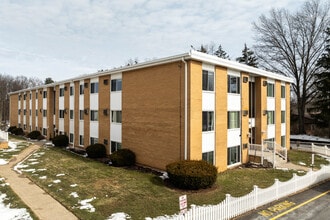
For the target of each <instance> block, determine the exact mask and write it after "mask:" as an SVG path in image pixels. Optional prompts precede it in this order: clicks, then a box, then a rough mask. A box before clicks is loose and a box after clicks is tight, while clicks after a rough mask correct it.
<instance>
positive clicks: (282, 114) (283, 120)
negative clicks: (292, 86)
mask: <svg viewBox="0 0 330 220" xmlns="http://www.w3.org/2000/svg"><path fill="white" fill-rule="evenodd" d="M281 123H285V111H281Z"/></svg>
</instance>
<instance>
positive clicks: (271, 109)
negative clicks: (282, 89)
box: [267, 97, 275, 111]
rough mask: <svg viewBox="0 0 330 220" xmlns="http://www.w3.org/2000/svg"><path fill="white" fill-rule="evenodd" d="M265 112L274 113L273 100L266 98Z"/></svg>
mask: <svg viewBox="0 0 330 220" xmlns="http://www.w3.org/2000/svg"><path fill="white" fill-rule="evenodd" d="M267 110H268V111H275V98H272V97H267Z"/></svg>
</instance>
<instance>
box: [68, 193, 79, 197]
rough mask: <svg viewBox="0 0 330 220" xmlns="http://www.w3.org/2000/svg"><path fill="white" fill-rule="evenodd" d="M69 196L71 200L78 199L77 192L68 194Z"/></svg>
mask: <svg viewBox="0 0 330 220" xmlns="http://www.w3.org/2000/svg"><path fill="white" fill-rule="evenodd" d="M70 196H72V197H73V198H78V197H79V195H78V193H77V192H72V193H70Z"/></svg>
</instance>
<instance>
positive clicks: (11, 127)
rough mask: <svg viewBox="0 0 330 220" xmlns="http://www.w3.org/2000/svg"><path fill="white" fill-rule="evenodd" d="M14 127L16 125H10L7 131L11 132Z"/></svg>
mask: <svg viewBox="0 0 330 220" xmlns="http://www.w3.org/2000/svg"><path fill="white" fill-rule="evenodd" d="M15 128H17V127H16V126H10V127H9V128H8V130H7V131H8V132H9V133H13V131H14V129H15Z"/></svg>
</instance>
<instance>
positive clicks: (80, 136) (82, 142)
mask: <svg viewBox="0 0 330 220" xmlns="http://www.w3.org/2000/svg"><path fill="white" fill-rule="evenodd" d="M79 145H84V136H82V135H79Z"/></svg>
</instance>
